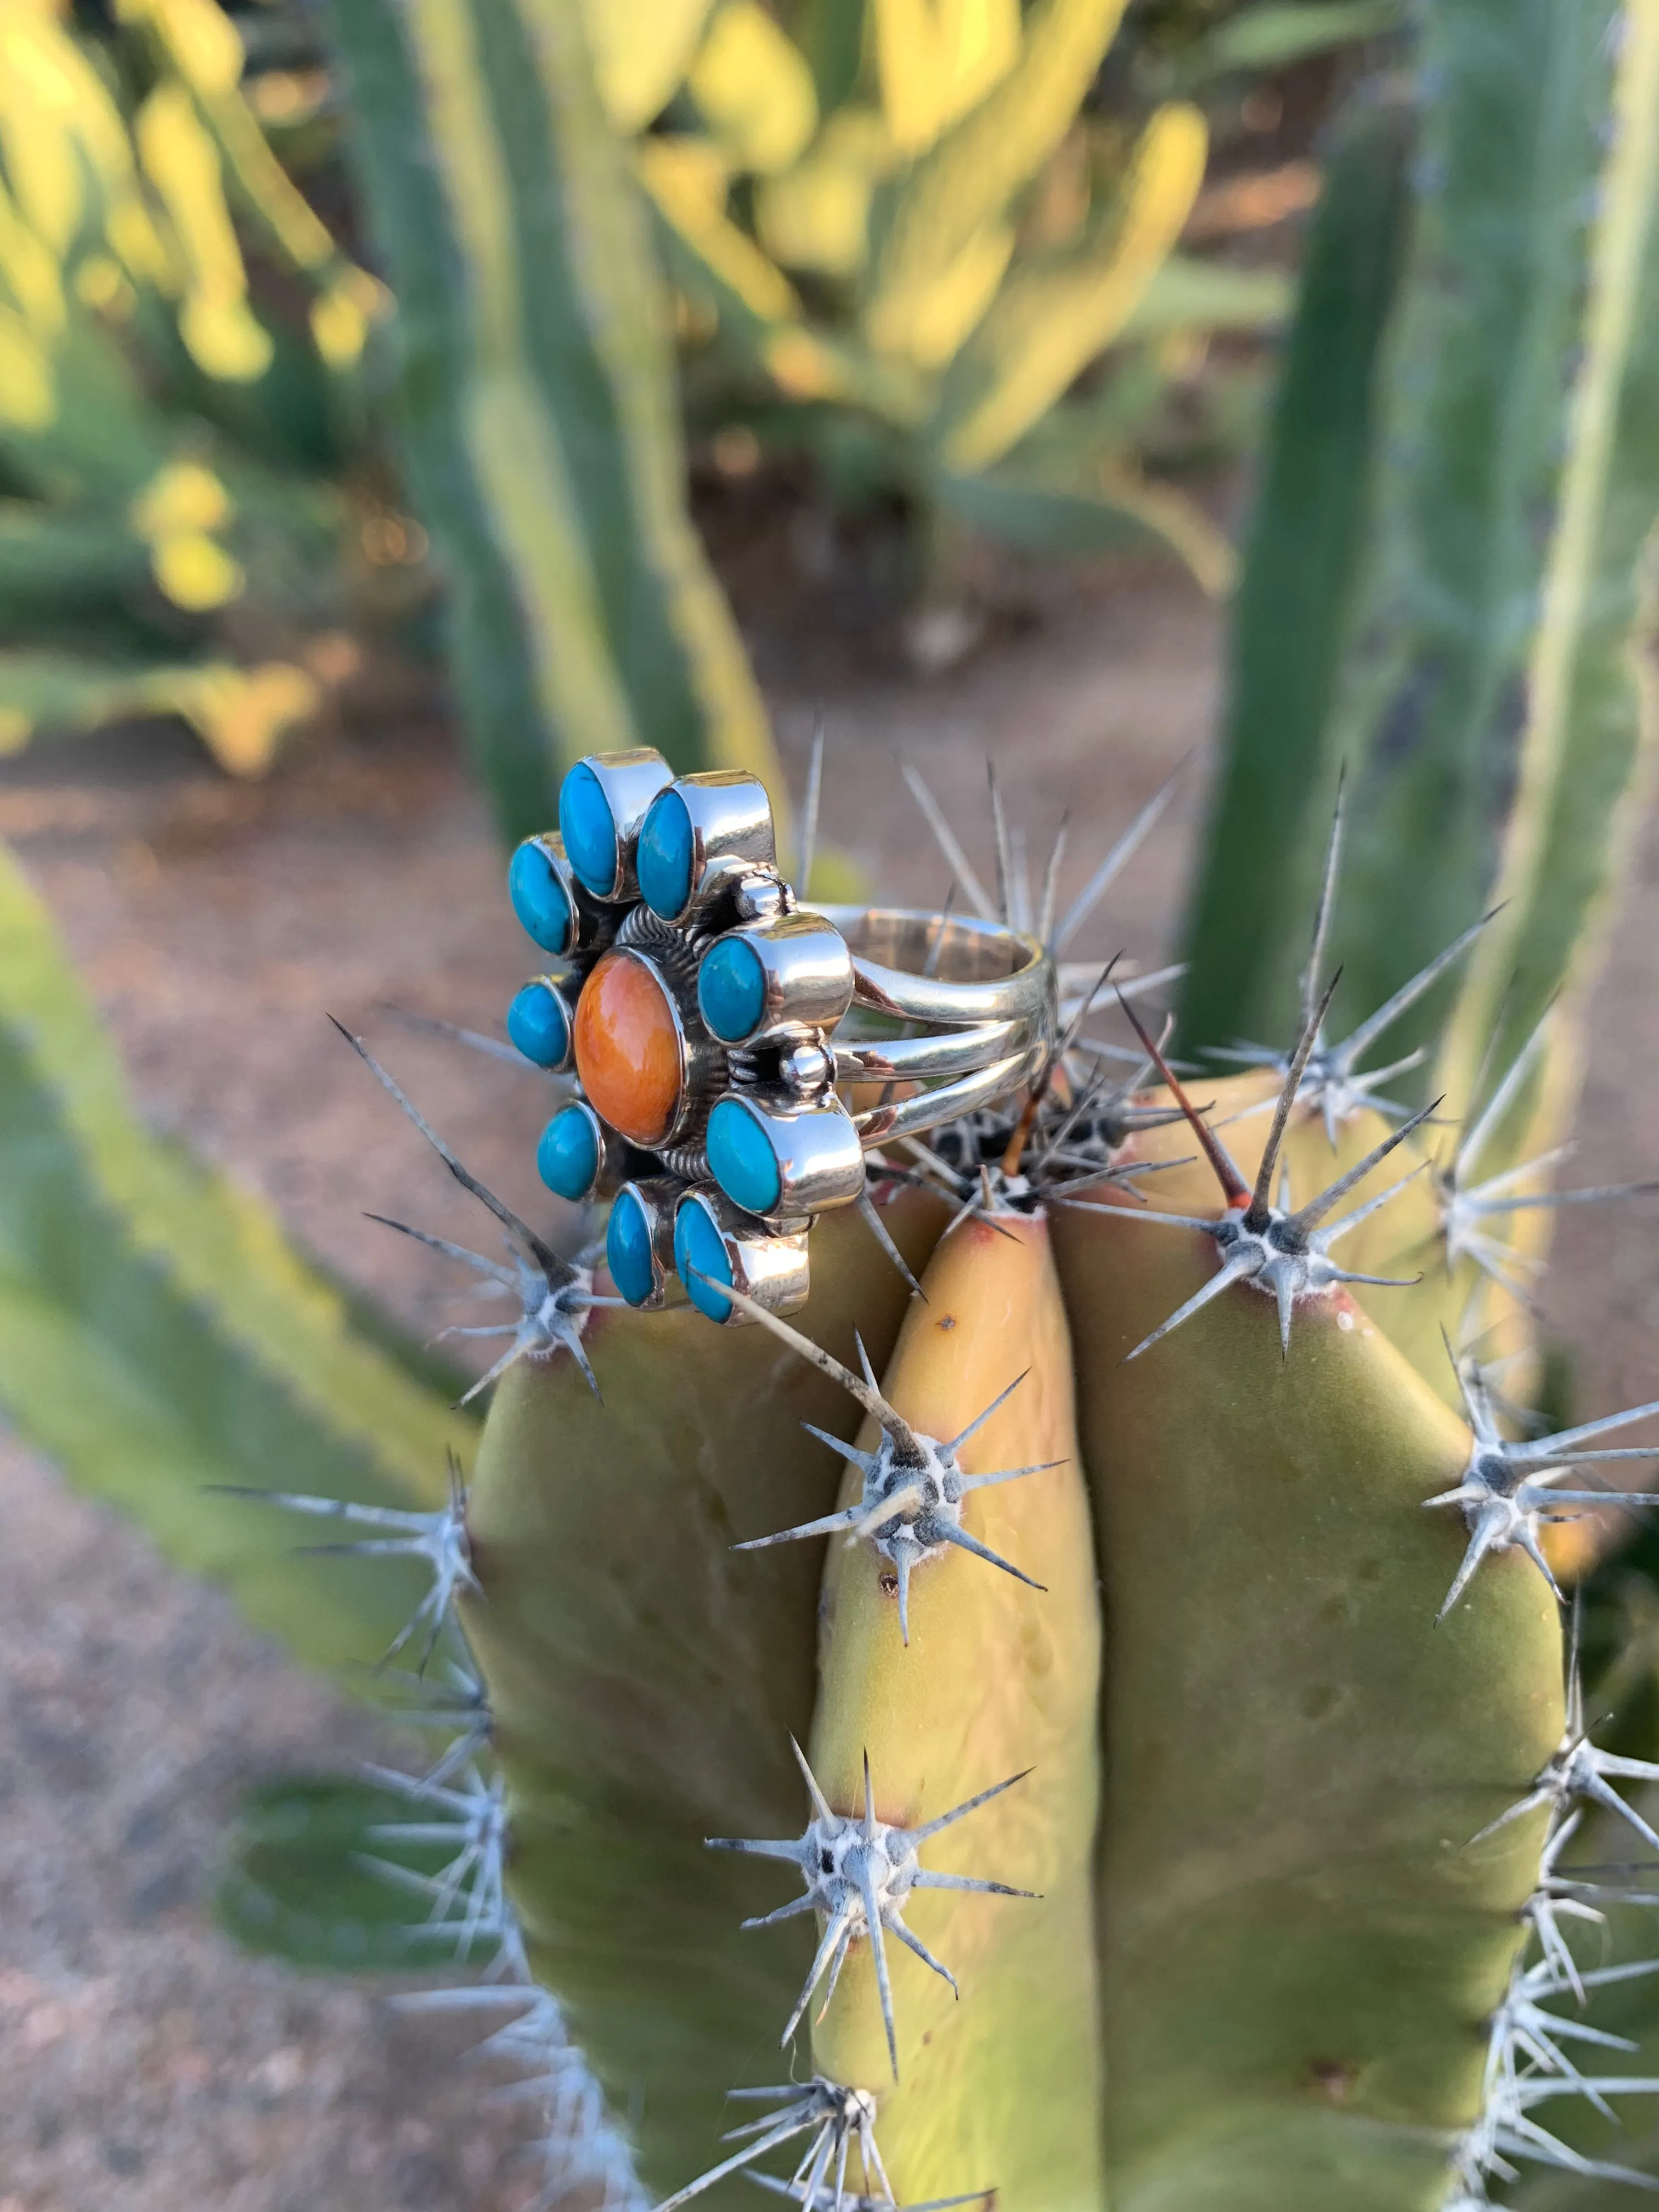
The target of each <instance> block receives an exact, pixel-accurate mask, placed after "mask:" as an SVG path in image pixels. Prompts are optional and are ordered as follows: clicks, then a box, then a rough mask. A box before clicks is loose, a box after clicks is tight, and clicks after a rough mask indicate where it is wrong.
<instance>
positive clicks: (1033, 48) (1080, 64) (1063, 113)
mask: <svg viewBox="0 0 1659 2212" xmlns="http://www.w3.org/2000/svg"><path fill="white" fill-rule="evenodd" d="M1124 4H1125V0H1037V4H1036V6H1035V7H1034V8H1033V9H1031V11H1030V14H1029V15H1027V17H1026V18H1025V25H1024V40H1023V42H1022V45H1021V49H1020V56H1019V59H1018V62H1017V63H1016V64H1015V65H1014V67H1013V68H1012V69H1011V70H1009V71H1008V73H1007V75H1006V76H1004V77H1003V78H1002V79H1001V81H1000V82H999V83H998V84H996V85H994V87H993V88H992V89H991V91H990V92H989V94H987V96H986V98H985V99H983V100H981V102H980V103H979V105H978V106H976V107H975V108H973V109H971V110H970V111H969V113H968V114H966V115H964V116H963V118H962V119H961V121H960V122H958V123H957V124H955V125H953V126H952V127H951V129H950V130H949V131H946V132H945V136H944V137H942V138H941V139H940V140H939V143H938V144H937V145H935V146H933V148H932V149H930V150H929V151H928V152H927V154H925V155H923V156H922V157H921V160H920V161H918V162H917V163H916V165H915V168H914V169H913V170H912V171H910V173H908V176H907V177H906V178H905V179H903V180H902V182H896V183H895V185H893V187H892V189H891V193H890V197H886V198H885V200H884V204H882V206H881V209H880V210H879V214H878V223H877V226H876V228H877V233H878V237H877V246H876V252H875V256H874V261H873V267H872V276H871V283H870V289H869V295H868V299H867V301H866V311H865V328H866V332H867V334H868V336H869V338H870V341H871V343H872V345H874V346H876V347H877V348H878V349H879V350H880V351H882V352H886V353H897V354H902V353H903V352H904V351H905V349H906V348H905V332H906V325H907V319H908V301H910V299H911V298H912V297H913V296H915V295H916V294H917V292H918V290H919V289H920V288H921V287H923V286H924V285H926V284H927V283H929V282H931V280H932V279H933V277H934V276H937V275H938V273H939V270H942V269H945V268H948V267H949V266H950V264H951V262H953V261H954V260H955V259H956V258H957V255H958V254H959V253H960V252H962V250H963V247H964V246H966V245H967V243H968V241H969V239H970V238H973V237H974V236H975V234H977V233H978V232H980V231H981V230H982V229H983V228H985V226H986V225H987V223H990V222H996V221H998V220H1000V218H1001V217H1002V216H1004V215H1005V214H1006V211H1007V210H1008V207H1009V204H1010V203H1011V201H1012V199H1013V197H1014V196H1015V194H1016V193H1017V192H1018V191H1022V190H1023V189H1024V186H1025V185H1027V184H1029V183H1030V180H1031V179H1032V178H1033V177H1035V176H1036V173H1037V172H1038V170H1039V169H1041V168H1042V165H1043V163H1044V162H1045V161H1047V160H1048V157H1049V155H1051V154H1052V153H1053V152H1054V149H1055V148H1056V147H1057V146H1058V145H1059V144H1060V141H1061V140H1062V139H1063V138H1064V137H1065V136H1066V132H1067V131H1069V130H1070V129H1071V127H1072V125H1073V123H1074V122H1075V121H1076V120H1077V116H1078V112H1079V108H1080V107H1081V106H1082V104H1083V100H1084V96H1085V94H1086V93H1087V91H1088V89H1089V87H1090V85H1091V83H1092V82H1094V77H1095V72H1096V71H1097V70H1098V68H1099V67H1100V64H1101V60H1102V58H1103V55H1104V54H1105V52H1106V50H1107V48H1108V47H1109V46H1110V45H1111V43H1112V40H1113V38H1114V37H1115V34H1116V32H1117V27H1118V24H1119V22H1120V21H1121V19H1122V15H1123V9H1124Z"/></svg>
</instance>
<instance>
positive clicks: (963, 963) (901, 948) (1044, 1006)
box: [823, 906, 1058, 1027]
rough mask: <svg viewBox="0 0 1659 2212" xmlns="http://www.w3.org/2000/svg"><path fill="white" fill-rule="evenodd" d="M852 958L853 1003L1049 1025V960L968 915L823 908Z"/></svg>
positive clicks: (900, 1014) (916, 1015) (1018, 937)
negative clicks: (1037, 1022) (1039, 1022)
mask: <svg viewBox="0 0 1659 2212" xmlns="http://www.w3.org/2000/svg"><path fill="white" fill-rule="evenodd" d="M823 916H824V919H825V920H826V921H829V922H831V923H833V924H834V925H835V927H836V928H837V929H838V930H839V931H840V932H841V933H842V937H843V938H845V939H846V940H847V945H848V951H850V952H851V954H852V956H853V978H854V987H853V995H854V1003H855V1004H857V1005H858V1006H864V1007H867V1008H868V1009H869V1010H870V1011H871V1012H873V1013H879V1014H886V1015H888V1016H890V1018H894V1019H896V1020H901V1021H913V1022H932V1023H937V1024H943V1025H954V1024H962V1023H966V1022H996V1021H1017V1020H1021V1019H1026V1020H1037V1021H1044V1022H1047V1023H1048V1024H1049V1025H1050V1026H1051V1027H1052V1025H1053V1024H1054V1018H1055V1006H1056V1003H1057V1000H1058V991H1057V987H1056V983H1055V977H1054V962H1053V961H1052V960H1051V959H1050V958H1049V957H1048V953H1047V952H1046V951H1044V950H1043V948H1042V945H1040V944H1039V943H1038V942H1037V940H1036V938H1035V937H1027V936H1024V934H1022V933H1020V932H1019V931H1018V930H1013V929H1005V928H1004V927H1002V926H1001V925H1000V923H997V922H989V921H979V920H977V919H976V918H975V917H973V916H970V915H939V914H927V913H924V912H921V910H919V909H917V908H908V907H855V906H828V907H825V908H823Z"/></svg>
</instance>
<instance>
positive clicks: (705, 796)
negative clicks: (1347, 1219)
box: [640, 768, 778, 922]
mask: <svg viewBox="0 0 1659 2212" xmlns="http://www.w3.org/2000/svg"><path fill="white" fill-rule="evenodd" d="M670 794H672V795H673V796H674V797H675V798H677V799H678V800H679V801H680V802H681V804H682V805H684V809H685V814H686V819H687V821H688V822H689V823H690V829H691V866H690V878H689V883H690V889H689V890H688V893H687V896H686V900H685V903H684V906H682V907H681V908H679V910H678V913H676V914H666V915H662V916H661V919H662V920H663V921H671V922H684V921H686V920H687V919H688V918H689V917H690V916H692V915H696V914H700V913H702V912H705V911H707V909H708V908H709V906H710V905H711V904H712V903H713V902H714V901H715V900H716V899H718V898H720V897H722V896H725V895H726V893H727V892H729V891H730V890H732V889H733V888H734V887H735V884H736V883H737V881H738V878H741V877H744V876H745V875H749V874H752V873H760V874H774V875H775V873H776V872H777V860H778V855H777V839H776V836H775V832H774V829H773V826H772V802H771V800H770V799H769V798H768V797H767V795H766V786H765V785H764V784H763V782H762V781H761V780H760V778H759V777H758V776H756V775H749V774H747V773H746V772H745V771H744V769H731V768H714V769H701V770H699V771H698V772H697V773H696V775H682V776H677V777H676V778H675V779H674V781H673V782H672V783H669V784H665V785H664V787H663V788H662V789H661V790H660V791H659V793H657V795H656V799H653V801H652V805H653V806H654V805H656V803H657V799H665V798H667V797H668V796H669V795H670ZM647 811H648V810H647ZM640 826H641V829H643V827H644V822H643V819H641V825H640ZM658 911H659V909H658V908H654V907H653V908H652V912H653V914H654V913H657V912H658Z"/></svg>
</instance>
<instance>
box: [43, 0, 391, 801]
mask: <svg viewBox="0 0 1659 2212" xmlns="http://www.w3.org/2000/svg"><path fill="white" fill-rule="evenodd" d="M259 14H260V16H261V18H262V19H263V20H262V21H260V23H259V25H258V28H259V29H260V30H261V31H263V32H264V33H265V34H266V43H267V46H268V47H270V50H271V51H273V52H276V53H278V54H280V53H281V52H282V40H284V39H285V40H286V42H287V45H288V46H289V51H290V52H291V53H292V55H293V57H294V59H295V62H297V63H300V64H309V67H308V69H307V67H306V66H300V67H295V66H284V67H270V68H267V69H262V70H259V71H258V72H257V73H251V72H250V71H249V70H248V68H247V65H246V53H245V49H244V44H243V40H242V37H241V34H240V31H239V29H238V27H237V26H236V23H235V22H234V21H233V19H232V18H231V17H230V16H229V15H227V14H226V13H224V12H223V11H222V9H220V8H219V7H218V6H217V5H216V0H114V5H113V7H112V11H111V12H110V13H109V14H108V15H99V16H98V17H97V18H96V19H95V20H94V18H93V17H92V16H91V15H88V18H87V20H86V21H84V22H80V21H76V20H74V19H72V18H71V17H70V15H69V13H68V12H67V11H66V10H65V9H62V8H60V7H58V6H57V5H55V4H53V0H5V5H4V6H3V8H0V751H6V750H16V749H17V748H18V747H20V746H21V745H22V744H25V743H26V742H27V740H28V739H29V738H30V737H31V736H32V735H33V733H34V732H36V731H37V730H40V729H44V728H52V729H70V728H76V727H85V726H90V725H93V724H96V723H100V722H104V721H108V720H114V719H117V718H119V717H124V716H128V715H135V714H158V713H173V714H179V715H181V716H182V717H183V718H184V719H185V720H187V721H188V722H190V723H191V725H192V726H194V727H195V728H196V729H197V732H199V733H200V735H201V736H202V738H204V740H205V742H206V743H207V744H208V745H209V746H210V748H211V749H212V750H213V752H214V754H215V756H216V758H217V759H218V761H219V762H220V763H221V764H222V766H223V767H225V768H227V769H230V770H231V771H233V772H234V773H236V774H240V775H257V774H258V773H259V772H260V771H261V770H262V769H264V768H265V767H266V766H267V765H268V763H269V762H270V758H271V757H272V754H273V751H274V750H275V749H276V746H277V745H278V744H279V743H280V742H281V740H282V738H283V736H284V734H285V733H286V732H288V731H289V730H290V729H292V728H293V727H294V726H295V725H296V724H298V723H300V722H301V721H303V720H305V719H307V717H308V716H309V715H311V714H313V713H314V712H315V711H316V709H317V708H318V707H319V705H320V704H321V702H322V700H323V697H324V695H325V691H326V690H327V688H328V687H329V685H330V684H332V683H334V682H337V681H338V680H339V679H340V678H342V677H343V676H344V675H346V674H349V672H351V671H352V670H353V669H354V668H355V666H356V663H357V659H358V658H359V653H358V648H357V647H356V645H355V644H354V643H353V642H352V641H351V640H350V638H349V635H347V633H348V631H349V629H351V628H353V627H354V626H358V625H361V624H362V623H363V622H365V621H366V620H368V619H371V618H373V617H375V616H377V615H380V616H385V615H397V614H400V613H401V612H403V611H404V610H405V609H407V608H408V607H409V606H410V605H412V604H415V603H416V601H418V599H419V597H420V595H421V593H422V590H424V589H425V588H426V583H425V580H424V579H418V576H417V572H418V570H419V568H420V556H421V554H422V550H423V547H424V539H423V537H422V533H421V532H420V531H419V529H418V526H416V525H414V524H413V523H411V522H410V521H409V520H406V519H405V518H404V517H403V516H401V515H400V514H398V512H397V509H396V506H395V502H394V501H393V499H392V496H391V495H390V490H389V483H388V482H387V480H386V478H385V477H384V473H383V471H380V469H379V468H378V466H377V465H376V464H375V462H374V455H373V449H372V441H370V439H369V437H368V408H367V406H366V404H365V396H364V389H363V382H362V368H363V362H364V356H365V351H366V349H367V347H368V343H369V341H370V337H371V332H372V330H373V327H374V324H375V323H376V322H377V321H378V320H379V319H380V318H381V317H382V316H383V315H384V313H385V312H386V308H387V307H389V305H390V301H389V299H388V296H387V295H386V292H385V289H384V288H383V287H382V286H381V285H380V283H378V282H377V281H376V280H375V279H374V277H373V276H370V275H369V274H368V272H367V271H366V270H364V269H362V267H361V266H359V265H358V264H357V262H356V259H355V258H353V256H352V255H351V253H350V252H349V251H348V250H347V249H346V247H345V246H343V245H342V243H341V242H340V240H339V239H338V238H337V235H336V234H335V232H334V230H332V229H331V228H330V227H329V225H328V224H327V223H325V222H324V221H323V219H322V218H321V216H319V214H318V212H317V210H316V208H315V207H314V206H313V201H312V199H311V198H310V197H307V194H306V193H305V192H303V191H301V187H300V185H299V183H298V182H297V181H296V180H295V173H291V170H290V167H289V166H285V165H284V163H283V161H279V160H278V158H277V156H276V153H275V152H274V151H273V149H272V144H271V139H270V135H269V134H270V131H271V130H272V128H273V125H276V124H280V125H282V126H283V130H284V131H286V133H287V135H288V136H289V138H290V140H291V142H292V145H293V149H294V153H295V155H300V156H303V155H305V154H306V153H307V145H309V153H310V157H311V161H312V163H313V165H314V166H317V167H318V168H319V179H320V181H321V182H322V183H323V185H325V186H327V185H330V183H331V179H330V176H329V173H328V169H327V163H326V153H327V137H326V134H325V135H324V137H322V138H321V139H320V140H319V139H318V138H317V137H315V135H314V134H313V137H312V139H311V140H310V141H309V142H307V137H306V136H305V133H304V131H303V130H301V129H298V128H297V126H298V125H300V124H301V123H302V121H303V120H304V118H305V117H306V114H307V106H308V104H310V103H314V100H315V99H316V97H317V88H318V87H319V84H322V83H325V77H324V76H322V74H321V72H320V70H319V68H318V67H317V65H316V58H315V57H314V56H312V55H309V54H308V53H307V44H306V40H305V37H304V35H303V33H302V31H301V28H300V27H299V26H297V25H296V24H295V23H292V22H289V21H287V19H286V18H285V17H284V15H283V11H281V10H279V9H262V10H260V11H259ZM273 36H274V37H275V41H276V42H275V43H274V44H273ZM293 158H294V156H293V155H291V156H290V159H291V160H293ZM301 166H303V163H302V162H301V161H295V167H296V168H297V167H301ZM412 579H415V580H412Z"/></svg>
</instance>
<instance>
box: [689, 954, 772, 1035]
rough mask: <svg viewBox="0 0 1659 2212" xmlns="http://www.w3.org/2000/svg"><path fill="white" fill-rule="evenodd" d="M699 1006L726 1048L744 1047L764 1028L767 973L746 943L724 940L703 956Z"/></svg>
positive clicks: (698, 983) (698, 993)
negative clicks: (750, 1038) (731, 1045)
mask: <svg viewBox="0 0 1659 2212" xmlns="http://www.w3.org/2000/svg"><path fill="white" fill-rule="evenodd" d="M697 1004H698V1006H701V1007H702V1018H703V1019H704V1021H706V1022H707V1023H708V1026H709V1028H710V1029H711V1030H713V1031H714V1035H715V1036H717V1037H719V1038H720V1042H722V1043H723V1044H740V1043H741V1042H743V1040H744V1037H746V1036H750V1034H751V1033H752V1032H753V1031H754V1030H756V1029H757V1028H758V1027H759V1026H760V1018H761V1016H762V1014H763V1012H765V1011H766V970H765V969H764V968H763V967H762V965H761V957H760V955H759V953H758V952H757V951H756V950H755V948H754V946H753V945H750V943H749V942H748V940H747V939H744V938H741V937H723V938H721V939H720V943H719V944H718V945H714V946H713V947H712V948H711V949H710V950H709V951H708V952H707V953H706V954H705V955H704V956H703V963H702V967H701V968H699V969H698V970H697Z"/></svg>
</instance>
